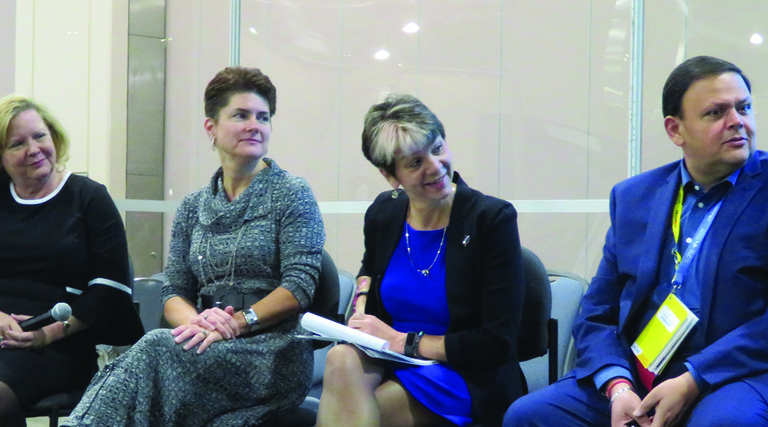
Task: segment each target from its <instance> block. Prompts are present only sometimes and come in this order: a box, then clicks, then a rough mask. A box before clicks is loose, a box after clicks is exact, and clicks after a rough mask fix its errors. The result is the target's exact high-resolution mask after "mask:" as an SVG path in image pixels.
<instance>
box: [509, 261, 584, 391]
mask: <svg viewBox="0 0 768 427" xmlns="http://www.w3.org/2000/svg"><path fill="white" fill-rule="evenodd" d="M549 278H550V281H551V282H550V287H551V294H552V315H551V316H552V318H551V319H549V322H548V323H549V325H550V326H551V329H550V334H549V341H550V343H549V349H548V354H547V355H546V356H541V357H536V358H533V359H531V360H527V361H525V362H521V363H520V367H521V368H522V369H523V373H524V374H525V379H526V381H527V382H528V392H534V391H536V390H538V389H540V388H543V387H545V386H546V385H547V384H552V383H553V382H555V381H556V380H558V379H560V378H562V377H563V375H564V374H565V373H567V372H568V371H569V370H570V369H571V367H572V366H573V362H574V358H575V351H573V338H572V334H571V330H572V328H573V321H574V319H575V318H576V314H577V313H578V312H579V309H580V308H581V298H582V296H583V295H584V291H585V290H586V287H587V282H586V280H584V279H583V278H581V277H580V276H577V275H575V274H571V273H561V272H554V271H552V270H550V271H549Z"/></svg>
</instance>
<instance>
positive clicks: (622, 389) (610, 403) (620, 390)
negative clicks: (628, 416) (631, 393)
mask: <svg viewBox="0 0 768 427" xmlns="http://www.w3.org/2000/svg"><path fill="white" fill-rule="evenodd" d="M627 390H632V387H630V386H626V387H622V388H620V389H618V390H617V391H616V393H613V396H611V401H610V402H608V406H611V405H613V401H614V400H616V398H617V397H619V395H620V394H621V393H624V392H625V391H627Z"/></svg>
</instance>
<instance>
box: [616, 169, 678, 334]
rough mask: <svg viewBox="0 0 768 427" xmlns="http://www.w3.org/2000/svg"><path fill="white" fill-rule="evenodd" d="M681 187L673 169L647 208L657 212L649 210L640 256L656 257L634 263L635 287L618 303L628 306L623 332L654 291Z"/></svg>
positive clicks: (623, 317) (641, 259)
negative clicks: (673, 208)
mask: <svg viewBox="0 0 768 427" xmlns="http://www.w3.org/2000/svg"><path fill="white" fill-rule="evenodd" d="M679 188H680V168H679V167H677V168H674V170H673V172H672V173H671V174H669V176H668V177H667V179H666V180H665V181H664V182H662V183H661V185H660V186H659V188H658V190H657V191H656V194H655V196H654V198H653V201H652V202H651V204H650V206H658V207H660V209H651V210H650V212H649V216H648V226H647V228H646V231H645V239H644V240H643V251H642V252H641V253H642V254H656V256H643V257H641V258H640V260H639V261H638V264H637V279H636V283H635V286H632V287H630V288H629V289H626V290H625V291H624V294H623V295H622V297H621V300H622V302H623V303H624V304H627V303H629V309H628V310H621V313H626V315H624V316H622V317H621V318H620V319H619V324H620V325H621V328H622V329H623V328H624V326H625V325H626V324H627V319H631V318H632V316H633V315H634V314H635V313H636V312H637V309H638V308H639V307H640V306H642V303H643V302H645V301H646V299H647V298H648V297H649V295H650V293H652V292H653V290H654V289H656V286H657V285H658V283H657V277H658V272H659V266H660V263H661V257H662V256H666V255H667V254H666V252H665V250H664V241H665V240H666V238H667V232H668V230H667V228H668V227H669V226H670V221H669V219H670V218H671V216H672V202H673V201H674V199H675V196H676V194H677V191H679Z"/></svg>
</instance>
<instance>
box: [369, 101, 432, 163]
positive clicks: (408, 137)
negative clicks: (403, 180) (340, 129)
mask: <svg viewBox="0 0 768 427" xmlns="http://www.w3.org/2000/svg"><path fill="white" fill-rule="evenodd" d="M438 136H440V137H442V138H443V139H445V128H444V127H443V123H442V122H440V120H439V119H438V118H437V116H435V113H433V112H432V111H431V110H430V109H429V108H427V106H426V105H424V103H422V102H421V101H419V100H418V99H417V98H416V97H414V96H412V95H398V94H390V95H388V96H387V97H386V98H385V99H384V101H382V102H379V103H378V104H375V105H373V106H372V107H371V108H370V109H369V110H368V113H367V114H366V115H365V123H364V125H363V135H362V139H363V147H362V149H363V155H365V158H366V159H368V160H369V161H370V162H371V163H373V165H374V166H376V167H379V168H382V169H384V170H385V171H386V172H387V173H389V174H390V175H392V176H395V154H396V153H397V152H401V153H404V154H411V153H414V152H416V151H418V150H422V149H424V148H427V147H429V146H431V145H432V144H433V143H434V142H435V139H437V137H438Z"/></svg>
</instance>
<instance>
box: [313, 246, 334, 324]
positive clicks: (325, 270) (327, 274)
mask: <svg viewBox="0 0 768 427" xmlns="http://www.w3.org/2000/svg"><path fill="white" fill-rule="evenodd" d="M306 311H309V312H311V313H314V314H317V315H318V316H323V317H325V318H326V319H330V320H334V321H335V320H336V319H337V318H338V316H337V315H338V313H339V272H338V270H337V269H336V264H335V263H334V262H333V259H332V258H331V255H330V254H329V253H328V252H326V250H325V249H323V258H322V261H321V262H320V276H319V278H318V281H317V288H315V297H314V298H313V299H312V304H310V305H309V307H307V310H306Z"/></svg>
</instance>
